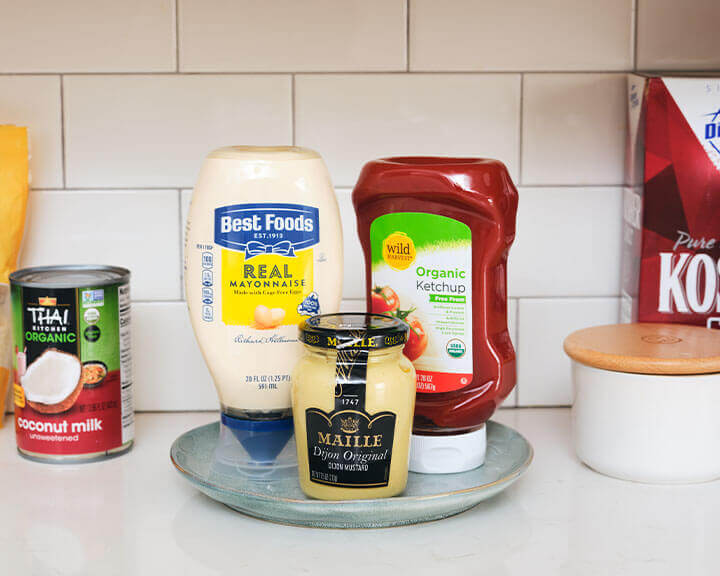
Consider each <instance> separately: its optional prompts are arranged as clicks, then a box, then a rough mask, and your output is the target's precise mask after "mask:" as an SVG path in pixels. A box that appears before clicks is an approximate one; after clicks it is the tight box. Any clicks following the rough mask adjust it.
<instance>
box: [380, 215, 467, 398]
mask: <svg viewBox="0 0 720 576" xmlns="http://www.w3.org/2000/svg"><path fill="white" fill-rule="evenodd" d="M370 245H371V259H372V262H371V270H372V292H371V309H372V311H373V312H377V313H384V314H391V315H393V316H397V317H398V318H400V319H402V320H405V321H406V322H407V323H408V324H409V325H410V334H409V337H408V341H407V343H406V344H405V348H404V353H405V356H407V357H408V358H409V359H410V360H412V362H413V364H414V365H415V370H416V372H417V391H418V392H425V393H428V392H429V393H438V392H448V391H451V390H458V389H460V388H464V387H465V386H467V385H468V384H470V382H471V380H472V374H473V353H472V313H471V311H472V267H471V263H472V238H471V232H470V228H469V227H468V226H467V225H466V224H464V223H462V222H459V221H458V220H454V219H452V218H448V217H446V216H439V215H437V214H425V213H419V212H397V213H394V214H384V215H383V216H379V217H378V218H376V219H375V220H373V222H372V224H371V225H370Z"/></svg>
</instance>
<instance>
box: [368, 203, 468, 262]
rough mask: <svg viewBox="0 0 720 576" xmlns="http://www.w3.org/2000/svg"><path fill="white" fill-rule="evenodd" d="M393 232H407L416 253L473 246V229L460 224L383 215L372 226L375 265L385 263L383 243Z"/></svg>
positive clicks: (443, 219)
mask: <svg viewBox="0 0 720 576" xmlns="http://www.w3.org/2000/svg"><path fill="white" fill-rule="evenodd" d="M393 232H404V233H405V234H407V235H408V236H410V238H412V241H413V243H414V244H415V250H416V251H418V252H420V251H422V250H433V249H436V248H459V247H462V246H470V243H471V240H470V228H469V227H468V226H467V225H466V224H463V223H462V222H460V221H458V220H454V219H453V218H448V217H447V216H440V215H438V214H425V213H424V212H396V213H394V214H383V215H382V216H378V217H377V218H375V220H373V222H372V224H371V225H370V252H371V254H372V264H373V265H375V264H378V263H380V262H382V261H383V259H382V243H383V240H385V238H387V237H388V236H389V235H390V234H392V233H393Z"/></svg>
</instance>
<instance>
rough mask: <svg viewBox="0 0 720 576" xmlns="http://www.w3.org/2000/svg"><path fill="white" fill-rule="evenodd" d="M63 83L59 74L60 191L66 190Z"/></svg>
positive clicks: (62, 78)
mask: <svg viewBox="0 0 720 576" xmlns="http://www.w3.org/2000/svg"><path fill="white" fill-rule="evenodd" d="M65 156H66V154H65V82H64V77H63V75H62V74H60V157H61V160H62V189H63V190H66V189H67V161H66V159H65Z"/></svg>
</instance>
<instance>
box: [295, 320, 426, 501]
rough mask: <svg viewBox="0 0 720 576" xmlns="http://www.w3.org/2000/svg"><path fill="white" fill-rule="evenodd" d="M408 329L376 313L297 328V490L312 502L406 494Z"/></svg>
mask: <svg viewBox="0 0 720 576" xmlns="http://www.w3.org/2000/svg"><path fill="white" fill-rule="evenodd" d="M407 336H408V326H407V324H405V323H404V322H402V321H401V320H399V319H397V318H393V317H390V316H383V315H380V314H326V315H321V316H313V317H312V318H309V319H308V320H306V321H305V322H304V323H303V324H301V325H300V340H301V341H302V342H303V343H304V345H305V346H304V349H305V350H304V354H303V356H302V357H301V359H300V361H299V362H298V364H297V365H296V367H295V370H294V371H293V375H292V405H293V419H294V422H295V424H294V425H295V439H296V444H297V451H298V472H299V475H300V487H301V488H302V490H303V492H305V494H307V495H308V496H310V497H312V498H319V499H322V500H353V499H359V498H385V497H388V496H396V495H398V494H400V493H402V492H403V490H405V485H406V484H407V476H408V458H409V446H410V434H411V431H412V421H413V411H414V409H415V369H414V368H413V365H412V363H411V362H410V361H409V360H408V359H407V358H406V357H405V356H403V353H402V351H403V346H404V344H405V342H406V341H407Z"/></svg>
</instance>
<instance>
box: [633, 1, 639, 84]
mask: <svg viewBox="0 0 720 576" xmlns="http://www.w3.org/2000/svg"><path fill="white" fill-rule="evenodd" d="M639 3H640V0H633V11H632V34H633V37H632V69H633V71H634V72H637V52H638V20H639V19H640V7H639Z"/></svg>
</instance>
